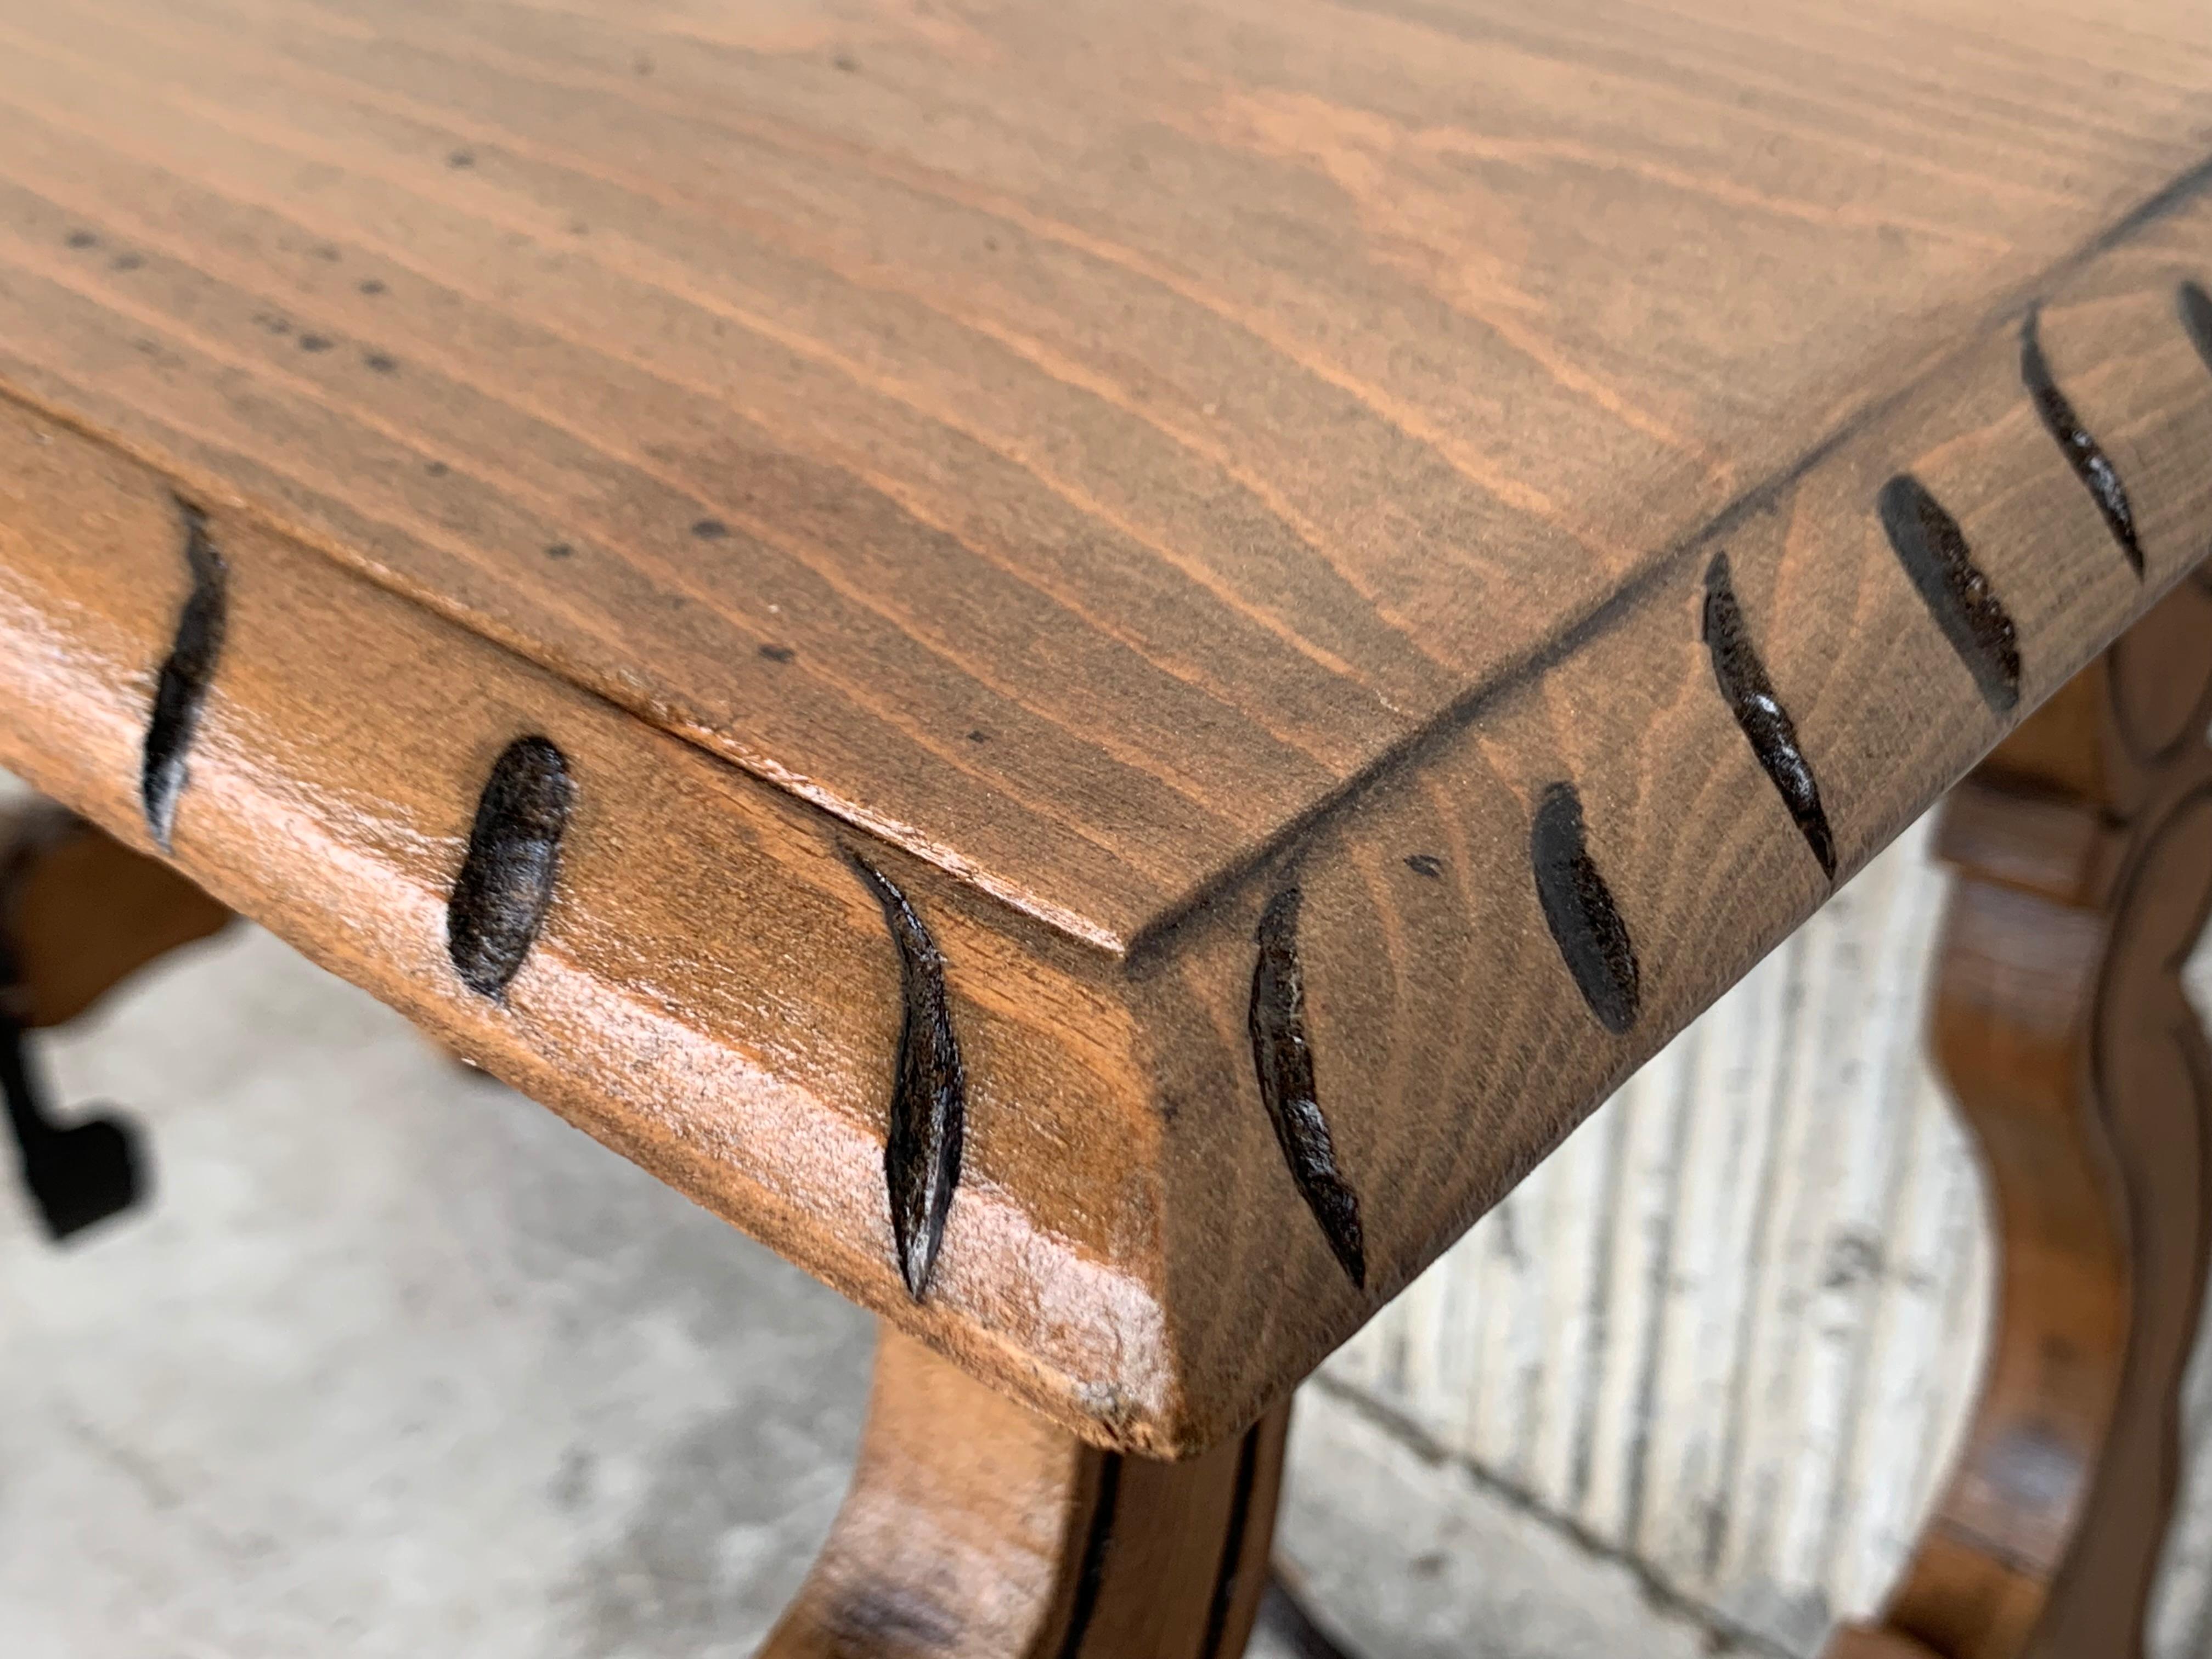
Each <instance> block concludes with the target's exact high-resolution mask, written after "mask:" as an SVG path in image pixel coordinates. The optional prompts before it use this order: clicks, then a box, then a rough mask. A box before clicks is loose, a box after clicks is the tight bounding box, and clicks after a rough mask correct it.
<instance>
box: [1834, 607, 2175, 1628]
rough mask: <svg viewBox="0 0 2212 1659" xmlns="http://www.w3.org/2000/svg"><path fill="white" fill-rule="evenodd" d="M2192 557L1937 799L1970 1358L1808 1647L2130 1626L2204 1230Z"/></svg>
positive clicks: (2167, 1481) (2135, 1618) (1943, 1051)
mask: <svg viewBox="0 0 2212 1659" xmlns="http://www.w3.org/2000/svg"><path fill="white" fill-rule="evenodd" d="M2208 725H2212V586H2208V585H2207V584H2206V581H2205V579H2204V578H2203V576H2199V577H2198V578H2197V579H2194V580H2191V581H2188V582H2186V583H2185V584H2183V585H2182V586H2180V587H2179V588H2178V589H2176V590H2175V591H2174V592H2173V593H2172V594H2171V595H2170V596H2169V597H2168V598H2167V599H2166V600H2165V601H2164V602H2163V603H2162V604H2161V605H2160V606H2159V607H2158V608H2157V609H2156V610H2154V611H2152V612H2151V613H2150V614H2149V615H2148V617H2145V618H2144V619H2143V620H2142V622H2140V623H2137V624H2136V626H2135V628H2134V629H2131V630H2130V632H2129V633H2127V634H2126V635H2123V636H2122V638H2121V639H2120V640H2119V641H2118V643H2117V644H2115V645H2114V646H2113V647H2112V650H2111V651H2109V652H2107V653H2106V654H2105V655H2104V656H2103V657H2102V658H2100V659H2099V660H2098V661H2097V663H2096V664H2094V665H2093V666H2092V667H2090V668H2089V669H2088V670H2087V671H2085V672H2084V673H2082V674H2081V676H2080V677H2078V678H2076V679H2075V680H2074V681H2073V682H2072V683H2071V684H2069V685H2068V686H2067V687H2066V688H2065V689H2064V690H2062V691H2060V692H2059V693H2058V695H2057V696H2055V697H2053V698H2052V699H2051V702H2049V703H2048V704H2047V705H2046V706H2045V708H2043V709H2042V710H2041V711H2040V712H2039V713H2038V714H2036V715H2035V716H2034V717H2033V719H2031V720H2028V721H2027V723H2026V724H2025V725H2023V726H2021V728H2020V729H2019V730H2018V731H2017V732H2015V733H2014V734H2013V735H2012V736H2011V737H2010V738H2008V739H2007V740H2006V741H2005V742H2004V743H2003V744H2000V745H1999V746H1998V748H1997V749H1996V751H1995V753H1993V754H1992V755H1991V756H1990V758H1989V759H1988V760H1986V761H1984V763H1983V764H1982V765H1981V766H1980V767H1979V768H1978V769H1977V770H1976V772H1975V773H1974V775H1973V776H1972V778H1971V779H1970V780H1969V781H1967V782H1966V783H1965V784H1964V785H1962V786H1961V787H1960V789H1959V791H1958V792H1957V793H1956V794H1954V797H1953V799H1952V800H1951V802H1950V804H1949V805H1948V808H1947V810H1946V814H1945V818H1944V822H1943V826H1942V837H1941V842H1940V848H1941V851H1942V855H1943V856H1944V857H1945V858H1946V859H1948V860H1950V861H1951V862H1952V863H1953V864H1954V865H1955V866H1958V870H1959V879H1958V882H1957V884H1956V887H1955V889H1954V895H1953V897H1952V900H1951V908H1950V914H1949V917H1948V925H1947V927H1946V930H1945V933H1944V936H1943V942H1942V947H1941V949H1942V955H1941V958H1940V963H1939V968H1938V977H1937V982H1936V1014H1935V1027H1934V1041H1935V1046H1936V1058H1937V1060H1938V1062H1939V1064H1940V1065H1941V1066H1942V1071H1943V1073H1944V1075H1945V1077H1946V1079H1947V1080H1948V1083H1949V1085H1950V1087H1951V1090H1952V1091H1953V1094H1954V1098H1955V1099H1956V1101H1957V1103H1958V1106H1959V1108H1960V1113H1961V1115H1963V1117H1964V1118H1965V1120H1966V1123H1967V1124H1968V1126H1969V1127H1971V1128H1972V1131H1973V1133H1974V1138H1975V1140H1976V1143H1977V1145H1978V1146H1979V1148H1980V1150H1981V1152H1982V1158H1983V1163H1984V1167H1985V1169H1986V1170H1987V1171H1988V1174H1989V1177H1990V1188H1991V1193H1990V1197H1991V1209H1992V1212H1993V1214H1994V1218H1995V1221H1996V1231H1997V1234H1998V1255H1999V1265H2000V1280H1999V1291H1998V1296H1997V1312H1996V1329H1995V1333H1994V1336H1993V1339H1992V1342H1991V1349H1990V1361H1989V1367H1988V1373H1987V1376H1986V1378H1985V1380H1984V1389H1983V1394H1982V1397H1981V1400H1980V1402H1979V1405H1978V1409H1977V1412H1976V1414H1975V1416H1974V1419H1973V1420H1972V1423H1971V1425H1969V1427H1968V1430H1967V1432H1966V1441H1965V1445H1964V1449H1963V1450H1962V1452H1961V1454H1960V1460H1959V1464H1958V1468H1957V1469H1956V1470H1955V1472H1954V1474H1953V1476H1952V1479H1951V1480H1950V1483H1949V1485H1948V1487H1947V1488H1946V1490H1945V1491H1944V1492H1943V1493H1942V1496H1941V1497H1940V1498H1938V1500H1937V1503H1936V1511H1935V1515H1934V1516H1933V1518H1932V1519H1931V1520H1930V1522H1929V1526H1928V1529H1927V1532H1926V1534H1925V1536H1924V1538H1923V1541H1922V1542H1921V1545H1920V1547H1919V1549H1918V1552H1917V1554H1916V1555H1915V1557H1914V1559H1913V1560H1912V1562H1911V1565H1910V1567H1909V1568H1908V1569H1907V1571H1906V1573H1905V1578H1904V1581H1903V1583H1901V1585H1900V1586H1899V1589H1898V1590H1897V1592H1896V1594H1895V1595H1894V1596H1893V1599H1892V1600H1891V1601H1890V1604H1889V1606H1888V1607H1887V1609H1886V1611H1885V1613H1884V1614H1883V1619H1882V1621H1881V1628H1880V1629H1879V1630H1865V1631H1859V1632H1845V1633H1844V1635H1842V1636H1840V1637H1839V1638H1838V1641H1837V1643H1836V1644H1834V1645H1833V1646H1832V1648H1831V1650H1830V1654H1831V1659H1875V1656H1878V1655H1880V1656H1887V1655H1889V1654H1891V1653H1893V1652H1896V1653H1900V1654H1901V1653H1911V1654H1915V1655H1920V1654H1932V1655H1936V1656H1940V1659H2019V1656H2025V1655H2031V1654H2032V1655H2034V1656H2037V1659H2075V1656H2079V1659H2092V1656H2098V1659H2111V1656H2125V1655H2138V1654H2140V1653H2141V1652H2142V1641H2143V1619H2144V1614H2145V1608H2146V1603H2147V1601H2148V1595H2149V1592H2150V1588H2151V1582H2152V1577H2153V1575H2154V1571H2155V1569H2156V1567H2157V1565H2158V1557H2159V1550H2160V1544H2161V1543H2162V1541H2163V1540H2164V1537H2165V1532H2166V1522H2167V1517H2168V1516H2169V1514H2170V1512H2171V1510H2172V1504H2173V1499H2174V1493H2175V1490H2176V1486H2177V1483H2178V1480H2179V1460H2180V1434H2179V1431H2180V1424H2179V1394H2180V1387H2181V1380H2182V1373H2183V1371H2184V1369H2185V1367H2186V1365H2187V1364H2188V1362H2189V1357H2190V1352H2191V1345H2192V1342H2193V1340H2194V1339H2195V1336H2196V1334H2197V1322H2198V1315H2199V1311H2200V1308H2201V1305H2202V1302H2203V1289H2204V1278H2205V1269H2206V1261H2207V1256H2208V1252H2209V1251H2212V1048H2208V1046H2207V1043H2206V1041H2205V1037H2204V1033H2203V1027H2202V1024H2201V1022H2200V1021H2199V1018H2198V1017H2197V1014H2196V1012H2194V1011H2193V1010H2192V1009H2191V1006H2190V1005H2189V1003H2188V1001H2187V1000H2185V997H2184V996H2183V994H2182V988H2181V981H2180V969H2181V965H2182V963H2183V962H2184V961H2185V959H2186V958H2187V957H2188V955H2189V953H2190V950H2191V946H2192V945H2194V944H2195V942H2196V939H2197V935H2198V933H2200V932H2201V930H2202V929H2203V925H2204V921H2205V918H2206V915H2207V914H2208V911H2212V745H2208V744H2207V741H2206V732H2207V727H2208Z"/></svg>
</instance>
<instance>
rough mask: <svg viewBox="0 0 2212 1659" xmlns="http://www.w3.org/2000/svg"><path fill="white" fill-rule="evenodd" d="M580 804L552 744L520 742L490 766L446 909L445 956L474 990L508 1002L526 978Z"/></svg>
mask: <svg viewBox="0 0 2212 1659" xmlns="http://www.w3.org/2000/svg"><path fill="white" fill-rule="evenodd" d="M574 801H575V785H574V781H572V780H571V779H570V778H569V776H568V760H567V758H566V757H563V756H562V753H561V751H560V750H558V749H556V747H554V745H553V743H552V741H551V739H550V738H541V737H526V738H516V739H515V740H514V741H513V743H510V744H507V747H506V748H505V749H504V750H501V752H500V757H499V758H498V760H496V761H495V762H494V763H492V769H491V775H490V776H489V778H487V779H486V780H485V781H484V787H483V794H481V795H480V796H478V797H477V816H476V822H475V823H474V824H473V825H472V826H471V828H470V830H469V850H468V856H467V857H466V858H465V859H464V860H462V861H461V872H460V874H459V877H457V878H455V880H454V882H453V896H452V897H451V898H450V899H449V900H447V904H446V951H447V955H448V956H450V957H452V958H453V968H454V970H455V971H456V972H458V973H459V975H460V976H461V981H462V983H464V984H465V985H466V986H467V987H469V988H470V989H471V990H472V991H475V992H477V993H479V994H482V995H484V996H488V997H491V998H494V999H498V998H501V997H504V996H505V995H506V994H507V986H508V985H509V984H510V983H512V982H513V979H514V976H515V975H516V974H517V973H519V972H520V971H521V968H522V963H523V958H524V957H527V956H528V955H529V954H530V947H531V945H532V944H533V943H534V942H535V941H536V939H537V938H538V929H539V928H540V927H543V926H544V922H545V913H546V910H547V909H548V908H550V906H551V904H552V902H553V884H554V880H555V878H556V875H557V874H558V872H559V866H560V856H561V836H562V831H563V830H564V829H567V828H568V812H569V810H570V808H571V807H572V806H573V805H574Z"/></svg>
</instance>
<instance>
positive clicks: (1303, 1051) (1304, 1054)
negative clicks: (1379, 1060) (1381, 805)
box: [1249, 887, 1367, 1290]
mask: <svg viewBox="0 0 2212 1659" xmlns="http://www.w3.org/2000/svg"><path fill="white" fill-rule="evenodd" d="M1302 901H1303V895H1302V894H1301V892H1300V891H1299V890H1298V889H1297V888H1295V887H1285V889H1283V890H1282V891H1280V892H1279V893H1277V894H1276V895H1275V896H1274V897H1273V898H1271V899H1269V900H1268V901H1267V908H1266V909H1265V910H1264V911H1262V912H1261V916H1260V926H1259V928H1258V931H1257V933H1256V934H1255V937H1256V938H1257V939H1258V941H1259V946H1260V951H1259V958H1258V960H1257V961H1256V962H1255V963H1253V966H1252V1008H1251V1012H1250V1015H1249V1025H1250V1027H1251V1032H1252V1063H1253V1066H1254V1067H1255V1069H1256V1070H1257V1072H1258V1073H1259V1078H1260V1099H1261V1103H1262V1104H1264V1105H1265V1106H1266V1107H1267V1117H1268V1121H1270V1122H1272V1123H1273V1125H1274V1126H1275V1141H1276V1144H1277V1145H1278V1146H1280V1147H1281V1148H1282V1149H1283V1162H1284V1163H1285V1164H1288V1165H1289V1166H1290V1171H1291V1182H1292V1184H1293V1185H1295V1186H1296V1187H1297V1189H1298V1195H1299V1196H1300V1197H1301V1198H1303V1199H1304V1200H1305V1201H1306V1208H1308V1209H1309V1210H1310V1211H1312V1212H1313V1218H1314V1219H1315V1220H1316V1222H1318V1223H1320V1224H1321V1231H1322V1237H1323V1238H1325V1239H1327V1240H1328V1248H1329V1249H1330V1250H1331V1251H1333V1252H1334V1255H1335V1256H1336V1259H1337V1262H1338V1264H1339V1265H1340V1267H1343V1269H1344V1271H1345V1272H1346V1273H1347V1274H1349V1275H1350V1276H1351V1279H1352V1283H1353V1284H1354V1285H1358V1286H1359V1287H1360V1288H1361V1289H1363V1290H1364V1289H1365V1288H1366V1286H1367V1247H1366V1243H1365V1239H1364V1235H1363V1234H1362V1233H1361V1231H1360V1226H1359V1198H1358V1194H1356V1193H1354V1192H1353V1191H1352V1188H1351V1187H1350V1186H1349V1185H1347V1184H1346V1182H1345V1179H1344V1176H1343V1175H1342V1173H1341V1172H1340V1170H1338V1169H1337V1167H1336V1146H1335V1143H1334V1142H1333V1141H1332V1140H1331V1139H1329V1133H1328V1120H1327V1119H1326V1118H1324V1117H1323V1116H1322V1111H1321V1104H1320V1103H1319V1101H1318V1100H1316V1098H1315V1090H1314V1062H1313V1049H1312V1048H1311V1047H1310V1045H1309V1044H1308V1042H1307V1041H1306V988H1305V972H1304V967H1303V965H1302V964H1301V963H1300V962H1299V960H1298V907H1299V905H1300V903H1301V902H1302Z"/></svg>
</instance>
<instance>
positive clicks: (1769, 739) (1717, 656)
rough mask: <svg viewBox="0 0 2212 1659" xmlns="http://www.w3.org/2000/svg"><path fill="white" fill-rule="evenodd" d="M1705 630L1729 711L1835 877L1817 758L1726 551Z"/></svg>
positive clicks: (1718, 560)
mask: <svg viewBox="0 0 2212 1659" xmlns="http://www.w3.org/2000/svg"><path fill="white" fill-rule="evenodd" d="M1703 632H1704V635H1705V650H1706V653H1708V654H1709V655H1710V656H1711V658H1712V663H1713V678H1714V679H1715V680H1716V681H1717V682H1718V683H1719V685H1720V688H1721V696H1722V698H1723V701H1725V702H1727V704H1728V706H1729V713H1730V714H1734V715H1735V723H1736V725H1737V726H1738V727H1740V728H1741V731H1742V732H1743V735H1744V737H1745V738H1746V739H1747V741H1748V742H1749V743H1750V744H1751V752H1752V753H1753V755H1755V756H1757V757H1759V764H1760V765H1761V766H1763V767H1765V769H1766V775H1767V776H1768V777H1769V778H1771V779H1772V780H1773V782H1774V787H1775V791H1776V793H1778V794H1779V795H1780V796H1781V797H1782V804H1783V805H1785V806H1787V807H1788V808H1789V809H1790V817H1793V818H1795V819H1796V821H1797V829H1798V831H1799V832H1800V833H1801V834H1802V835H1803V836H1804V837H1805V844H1806V845H1807V846H1808V847H1809V848H1812V849H1813V856H1814V859H1815V860H1818V861H1819V863H1820V873H1821V874H1823V875H1825V876H1826V877H1827V878H1828V879H1829V880H1831V881H1833V880H1834V879H1835V877H1836V840H1835V837H1834V836H1833V835H1832V834H1831V833H1830V832H1829V829H1828V815H1827V813H1826V811H1824V810H1823V809H1822V807H1821V805H1820V785H1819V784H1818V783H1817V782H1815V781H1814V778H1813V766H1812V763H1811V762H1809V761H1808V760H1807V759H1806V758H1805V751H1804V750H1802V749H1801V748H1800V747H1799V746H1798V744H1797V727H1796V724H1795V723H1794V722H1792V721H1791V720H1790V711H1789V710H1788V709H1786V708H1784V707H1783V706H1782V701H1781V699H1780V698H1778V697H1777V696H1775V695H1774V684H1773V682H1772V681H1771V680H1769V679H1768V678H1767V677H1766V665H1765V663H1763V662H1761V661H1760V660H1759V652H1758V649H1757V647H1754V646H1753V644H1752V642H1751V633H1750V630H1749V629H1747V628H1746V627H1745V626H1744V620H1743V607H1742V606H1741V605H1738V604H1737V603H1736V597H1735V585H1734V584H1733V583H1732V582H1731V581H1730V580H1729V561H1728V555H1727V554H1725V553H1716V554H1714V555H1713V562H1712V563H1711V564H1710V565H1708V566H1707V567H1706V568H1705V619H1704V628H1703Z"/></svg>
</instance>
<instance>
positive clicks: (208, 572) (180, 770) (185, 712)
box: [138, 501, 229, 852]
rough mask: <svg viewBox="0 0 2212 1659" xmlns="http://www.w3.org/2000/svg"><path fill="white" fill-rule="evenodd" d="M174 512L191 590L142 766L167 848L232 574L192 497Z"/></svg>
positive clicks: (142, 785) (144, 796)
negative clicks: (178, 519)
mask: <svg viewBox="0 0 2212 1659" xmlns="http://www.w3.org/2000/svg"><path fill="white" fill-rule="evenodd" d="M177 510H178V512H179V513H181V514H182V515H183V517H184V521H185V568H187V569H188V570H189V571H190V572H191V579H192V590H191V592H190V593H189V594H187V595H186V596H185V605H184V609H183V610H182V611H179V613H178V615H177V632H176V637H175V639H174V640H173V641H172V642H171V644H170V647H169V654H168V656H167V659H164V660H163V662H162V664H161V673H160V675H159V677H158V678H156V679H155V684H154V708H153V713H152V714H151V715H150V716H149V718H148V720H147V721H146V747H145V751H144V754H143V757H142V758H141V761H140V763H139V770H138V804H139V805H140V807H141V808H142V809H143V811H144V812H145V814H146V828H147V829H149V830H150V831H152V833H153V836H154V840H155V843H156V844H157V845H158V846H160V847H161V849H162V851H164V852H167V850H168V849H169V836H170V832H171V831H172V830H173V829H175V827H176V822H177V801H178V798H179V796H181V795H182V794H183V793H184V790H185V757H186V755H187V752H188V751H189V750H191V745H192V734H193V732H195V731H197V729H198V726H199V720H200V708H201V706H202V705H203V704H204V703H205V702H206V701H207V694H208V687H209V685H210V684H211V683H212V682H213V681H214V679H215V670H216V662H217V660H218V659H220V658H221V657H222V629H223V614H224V609H225V601H226V597H227V595H226V592H225V583H226V580H227V578H228V575H229V570H228V567H227V566H226V565H225V564H224V563H223V559H222V554H221V553H220V552H219V551H217V550H216V544H215V542H214V540H213V538H210V536H209V534H208V526H207V514H206V513H203V512H201V511H200V510H199V508H197V507H194V506H192V505H191V503H190V502H188V501H179V502H178V503H177Z"/></svg>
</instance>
